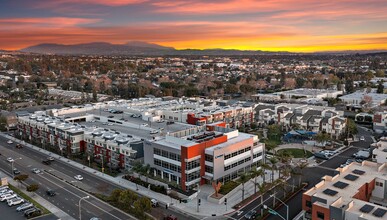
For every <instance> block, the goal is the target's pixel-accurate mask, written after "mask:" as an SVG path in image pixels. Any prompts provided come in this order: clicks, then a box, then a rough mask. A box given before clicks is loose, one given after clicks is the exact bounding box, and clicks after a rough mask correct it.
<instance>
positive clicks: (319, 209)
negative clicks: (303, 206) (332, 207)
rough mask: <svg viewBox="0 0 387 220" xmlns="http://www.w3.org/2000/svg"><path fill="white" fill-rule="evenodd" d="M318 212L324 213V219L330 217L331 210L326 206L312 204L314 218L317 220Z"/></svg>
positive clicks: (313, 219)
mask: <svg viewBox="0 0 387 220" xmlns="http://www.w3.org/2000/svg"><path fill="white" fill-rule="evenodd" d="M317 212H321V213H324V220H325V219H326V220H328V219H330V212H329V209H328V208H324V207H321V206H318V205H315V204H313V205H312V220H317V219H319V218H317Z"/></svg>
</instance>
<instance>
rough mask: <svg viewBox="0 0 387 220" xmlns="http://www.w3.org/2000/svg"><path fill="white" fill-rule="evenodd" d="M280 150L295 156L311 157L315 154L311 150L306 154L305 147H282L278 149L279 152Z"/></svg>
mask: <svg viewBox="0 0 387 220" xmlns="http://www.w3.org/2000/svg"><path fill="white" fill-rule="evenodd" d="M280 152H288V153H289V154H290V155H292V156H293V157H294V158H302V157H307V158H308V157H311V156H312V155H313V154H312V152H310V151H306V155H305V152H304V150H303V149H282V150H278V151H277V153H280Z"/></svg>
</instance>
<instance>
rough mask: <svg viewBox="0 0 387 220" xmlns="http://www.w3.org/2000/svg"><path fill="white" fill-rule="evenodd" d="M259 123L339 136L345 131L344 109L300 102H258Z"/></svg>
mask: <svg viewBox="0 0 387 220" xmlns="http://www.w3.org/2000/svg"><path fill="white" fill-rule="evenodd" d="M255 111H256V121H257V123H258V124H274V123H276V124H279V125H281V126H282V128H283V129H284V130H287V131H288V130H290V129H291V128H293V127H297V128H298V129H304V130H308V131H313V132H326V133H328V134H330V135H331V137H333V138H339V137H340V135H341V134H343V133H344V131H345V126H346V118H344V117H343V114H344V113H343V111H337V110H335V108H333V107H325V106H312V105H300V104H276V105H268V104H258V105H257V106H256V107H255Z"/></svg>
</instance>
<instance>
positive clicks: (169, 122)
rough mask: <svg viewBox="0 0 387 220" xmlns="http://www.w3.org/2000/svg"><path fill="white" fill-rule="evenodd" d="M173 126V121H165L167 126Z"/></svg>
mask: <svg viewBox="0 0 387 220" xmlns="http://www.w3.org/2000/svg"><path fill="white" fill-rule="evenodd" d="M171 124H175V122H174V121H167V125H171Z"/></svg>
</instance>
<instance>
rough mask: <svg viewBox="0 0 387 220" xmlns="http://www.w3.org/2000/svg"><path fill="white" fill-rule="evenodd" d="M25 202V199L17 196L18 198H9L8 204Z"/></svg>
mask: <svg viewBox="0 0 387 220" xmlns="http://www.w3.org/2000/svg"><path fill="white" fill-rule="evenodd" d="M23 202H24V199H22V198H19V197H17V198H14V199H11V200H8V206H14V205H19V204H21V203H23Z"/></svg>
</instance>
